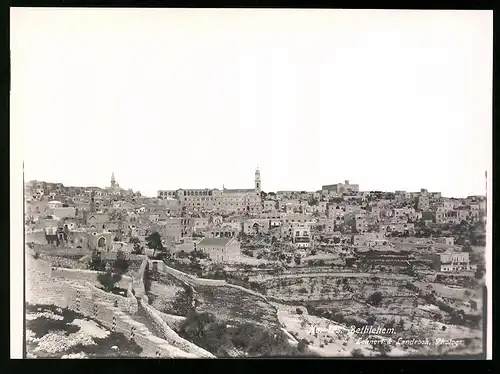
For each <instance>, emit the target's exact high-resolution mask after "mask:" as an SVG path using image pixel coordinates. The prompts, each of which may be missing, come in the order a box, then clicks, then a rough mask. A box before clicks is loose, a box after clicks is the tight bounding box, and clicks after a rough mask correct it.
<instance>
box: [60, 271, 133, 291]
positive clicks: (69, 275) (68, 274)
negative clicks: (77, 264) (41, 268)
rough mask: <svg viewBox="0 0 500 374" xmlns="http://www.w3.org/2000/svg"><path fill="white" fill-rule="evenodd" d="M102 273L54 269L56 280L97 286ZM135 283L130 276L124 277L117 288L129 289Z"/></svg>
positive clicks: (117, 284)
mask: <svg viewBox="0 0 500 374" xmlns="http://www.w3.org/2000/svg"><path fill="white" fill-rule="evenodd" d="M100 273H101V272H99V271H94V270H83V269H67V268H52V276H53V277H55V278H65V279H73V280H78V281H86V282H90V283H91V284H93V285H95V286H99V285H100V282H99V281H98V279H97V276H98V275H99V274H100ZM132 282H133V279H132V278H131V277H129V276H126V275H123V276H122V277H121V279H120V281H119V282H118V283H116V287H120V288H125V289H128V286H129V285H130V284H131V283H132Z"/></svg>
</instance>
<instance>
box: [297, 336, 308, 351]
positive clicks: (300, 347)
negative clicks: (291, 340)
mask: <svg viewBox="0 0 500 374" xmlns="http://www.w3.org/2000/svg"><path fill="white" fill-rule="evenodd" d="M308 345H309V342H308V341H307V340H306V339H301V340H300V341H299V343H298V344H297V349H298V351H299V352H301V353H304V352H305V351H306V350H307V346H308Z"/></svg>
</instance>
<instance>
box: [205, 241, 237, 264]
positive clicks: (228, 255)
mask: <svg viewBox="0 0 500 374" xmlns="http://www.w3.org/2000/svg"><path fill="white" fill-rule="evenodd" d="M196 249H197V250H199V251H202V252H204V253H207V254H208V255H209V256H210V259H211V260H212V261H214V262H237V261H239V259H240V256H241V247H240V243H239V242H238V241H237V240H236V239H234V238H203V239H202V240H201V241H200V242H199V243H198V244H196Z"/></svg>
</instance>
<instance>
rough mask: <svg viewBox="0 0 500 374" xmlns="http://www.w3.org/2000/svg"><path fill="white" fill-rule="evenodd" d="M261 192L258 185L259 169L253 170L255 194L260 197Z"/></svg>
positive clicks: (259, 184) (260, 186) (260, 187)
mask: <svg viewBox="0 0 500 374" xmlns="http://www.w3.org/2000/svg"><path fill="white" fill-rule="evenodd" d="M261 191H262V185H261V183H260V171H259V168H257V170H255V192H257V193H258V194H259V195H260V192H261Z"/></svg>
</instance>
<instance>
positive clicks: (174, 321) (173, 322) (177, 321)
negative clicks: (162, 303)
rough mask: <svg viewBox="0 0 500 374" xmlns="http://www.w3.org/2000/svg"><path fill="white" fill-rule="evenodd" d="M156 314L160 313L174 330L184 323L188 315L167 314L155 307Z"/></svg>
mask: <svg viewBox="0 0 500 374" xmlns="http://www.w3.org/2000/svg"><path fill="white" fill-rule="evenodd" d="M155 311H156V314H158V315H159V316H160V317H161V319H162V320H163V321H165V323H166V324H167V325H168V326H169V327H170V328H171V329H172V330H174V331H175V330H178V329H179V328H180V327H181V325H182V323H183V322H184V321H185V320H186V317H184V316H176V315H174V314H167V313H163V312H160V311H159V310H158V309H156V308H155Z"/></svg>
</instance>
